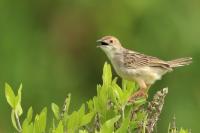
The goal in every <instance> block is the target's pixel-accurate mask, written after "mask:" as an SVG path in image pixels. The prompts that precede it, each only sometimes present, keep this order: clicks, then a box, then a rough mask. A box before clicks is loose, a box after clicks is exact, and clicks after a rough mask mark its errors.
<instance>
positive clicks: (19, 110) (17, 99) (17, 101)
mask: <svg viewBox="0 0 200 133" xmlns="http://www.w3.org/2000/svg"><path fill="white" fill-rule="evenodd" d="M21 95H22V84H20V87H19V89H18V94H17V96H16V97H15V106H16V109H15V111H16V112H17V114H18V116H21V115H22V113H23V110H22V107H21Z"/></svg>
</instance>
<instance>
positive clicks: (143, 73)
mask: <svg viewBox="0 0 200 133" xmlns="http://www.w3.org/2000/svg"><path fill="white" fill-rule="evenodd" d="M115 69H116V72H117V74H118V75H119V76H120V77H122V78H124V79H126V80H135V81H137V80H143V81H144V82H145V83H146V84H153V83H154V82H155V81H156V80H159V79H161V76H162V75H163V74H164V73H160V72H158V70H156V69H155V70H154V69H153V68H150V67H142V68H137V69H127V68H123V67H121V68H115Z"/></svg>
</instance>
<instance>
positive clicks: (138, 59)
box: [123, 50, 171, 70]
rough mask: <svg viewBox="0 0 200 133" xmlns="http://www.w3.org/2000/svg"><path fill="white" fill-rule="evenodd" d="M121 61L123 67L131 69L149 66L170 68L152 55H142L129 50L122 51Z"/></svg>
mask: <svg viewBox="0 0 200 133" xmlns="http://www.w3.org/2000/svg"><path fill="white" fill-rule="evenodd" d="M123 62H124V66H125V67H127V68H132V69H136V68H140V67H146V66H150V67H161V68H165V69H169V70H171V68H170V65H169V64H168V63H167V62H165V61H163V60H160V59H158V58H156V57H153V56H148V55H144V54H141V53H139V52H133V51H130V50H126V51H124V53H123Z"/></svg>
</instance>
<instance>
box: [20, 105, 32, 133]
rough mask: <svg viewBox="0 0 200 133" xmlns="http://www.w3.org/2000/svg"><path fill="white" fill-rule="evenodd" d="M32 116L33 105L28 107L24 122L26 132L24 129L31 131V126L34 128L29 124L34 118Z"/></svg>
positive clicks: (23, 126)
mask: <svg viewBox="0 0 200 133" xmlns="http://www.w3.org/2000/svg"><path fill="white" fill-rule="evenodd" d="M32 116H33V109H32V107H30V108H29V109H28V112H27V115H26V118H25V119H24V121H23V124H22V129H23V133H24V130H25V131H29V128H33V127H30V125H29V123H30V122H31V120H32ZM32 125H33V124H32ZM27 126H28V128H27Z"/></svg>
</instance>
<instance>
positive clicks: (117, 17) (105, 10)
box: [0, 0, 200, 133]
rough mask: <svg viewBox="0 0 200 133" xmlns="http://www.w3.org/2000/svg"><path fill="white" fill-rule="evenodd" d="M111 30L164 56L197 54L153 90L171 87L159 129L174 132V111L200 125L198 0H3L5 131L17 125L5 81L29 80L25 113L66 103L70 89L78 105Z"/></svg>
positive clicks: (0, 83)
mask: <svg viewBox="0 0 200 133" xmlns="http://www.w3.org/2000/svg"><path fill="white" fill-rule="evenodd" d="M104 35H114V36H116V37H118V38H120V40H121V42H122V44H123V45H124V46H125V47H127V48H129V49H134V50H136V51H140V52H142V53H145V54H149V55H153V56H157V57H160V58H162V59H165V60H170V59H174V58H178V57H184V56H192V57H193V64H192V65H190V66H187V67H183V68H180V69H177V70H176V71H174V72H173V73H170V74H168V75H166V76H165V77H164V78H163V80H161V81H158V82H156V84H155V85H154V86H152V88H151V90H150V95H151V96H152V95H153V94H154V93H155V92H156V91H157V90H159V89H161V88H163V87H166V86H168V87H169V95H168V96H167V98H166V103H165V106H164V111H163V112H162V115H161V119H160V121H159V124H158V132H159V133H161V132H162V133H164V132H166V131H167V128H168V125H169V122H170V121H171V119H172V117H173V115H174V114H175V115H176V117H177V125H178V127H180V126H181V127H185V128H191V129H192V131H193V132H194V133H197V132H199V131H200V126H199V119H200V87H199V86H200V78H199V74H200V73H199V69H200V1H199V0H165V1H161V0H151V1H150V0H123V1H115V0H101V1H97V0H56V1H54V0H21V1H13V0H1V1H0V88H1V89H0V132H1V133H8V132H13V131H14V129H13V127H12V125H11V120H10V108H9V106H8V104H7V103H6V100H5V96H4V83H5V82H8V83H9V84H10V85H11V86H13V88H14V90H15V92H16V91H17V88H18V86H19V84H20V83H21V82H22V83H23V96H22V105H23V108H24V111H25V112H26V111H27V109H28V107H29V106H31V105H32V106H33V108H34V112H39V111H40V110H41V109H42V107H43V106H47V107H48V108H49V110H50V105H51V102H56V103H57V104H59V105H62V103H63V101H64V99H65V97H66V96H67V94H68V93H69V92H70V93H72V104H71V105H72V106H71V110H72V109H78V108H79V106H80V104H81V103H82V102H86V101H87V100H88V99H90V98H92V97H93V96H94V95H95V94H96V84H97V83H101V74H102V66H103V64H104V62H105V61H108V60H107V58H106V56H105V54H104V53H103V52H102V51H100V49H97V48H96V45H97V44H96V40H97V39H99V38H100V37H102V36H104ZM114 75H116V74H115V73H114ZM49 112H51V111H49ZM49 116H51V114H50V113H49Z"/></svg>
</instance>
